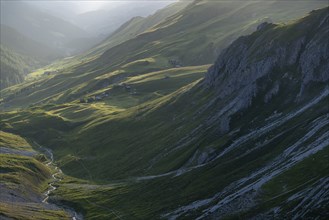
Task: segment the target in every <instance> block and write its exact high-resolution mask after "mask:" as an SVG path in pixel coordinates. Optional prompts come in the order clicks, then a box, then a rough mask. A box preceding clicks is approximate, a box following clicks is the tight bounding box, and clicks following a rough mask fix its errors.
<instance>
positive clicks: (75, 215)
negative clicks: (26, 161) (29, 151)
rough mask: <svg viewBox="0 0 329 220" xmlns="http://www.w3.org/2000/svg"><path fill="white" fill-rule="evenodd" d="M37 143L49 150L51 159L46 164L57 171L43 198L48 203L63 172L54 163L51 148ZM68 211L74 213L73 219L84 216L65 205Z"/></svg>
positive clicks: (78, 219) (80, 218) (79, 218)
mask: <svg viewBox="0 0 329 220" xmlns="http://www.w3.org/2000/svg"><path fill="white" fill-rule="evenodd" d="M35 144H36V145H38V146H39V148H40V149H43V150H45V151H46V152H47V154H48V155H47V156H48V157H49V159H50V161H49V162H48V163H47V164H46V165H47V166H48V167H54V168H55V170H56V172H55V173H54V174H53V175H52V176H51V177H52V179H53V180H52V181H51V182H50V183H49V184H48V190H47V191H46V192H45V193H44V195H45V198H44V199H43V200H42V203H45V204H49V203H48V200H49V195H50V193H52V192H53V191H55V190H56V189H57V187H56V186H55V184H56V183H58V182H60V181H61V180H62V179H61V178H60V177H59V176H60V174H62V173H63V172H62V170H61V169H60V168H59V167H57V166H56V165H55V164H54V155H53V153H52V152H51V150H49V149H47V148H44V147H41V146H40V145H39V144H37V143H35ZM55 205H56V206H60V205H57V204H55ZM63 208H64V209H65V210H66V211H68V212H69V213H70V214H72V220H82V219H83V218H82V216H80V215H78V213H76V212H75V211H74V210H72V209H69V208H67V207H63Z"/></svg>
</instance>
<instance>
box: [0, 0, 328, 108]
mask: <svg viewBox="0 0 329 220" xmlns="http://www.w3.org/2000/svg"><path fill="white" fill-rule="evenodd" d="M324 5H326V2H325V1H314V2H313V1H312V2H310V1H301V2H299V4H295V2H294V1H288V2H287V1H257V2H253V1H245V2H240V1H197V2H192V3H191V4H189V5H188V6H187V7H185V8H183V9H182V10H180V11H179V12H177V13H175V14H174V15H172V16H170V17H168V19H166V20H164V21H163V22H160V23H158V24H157V25H156V26H153V27H152V28H149V29H147V30H146V31H144V32H143V33H141V34H139V35H137V36H136V37H134V38H132V39H130V38H129V36H128V35H129V34H128V35H126V34H125V33H126V32H121V33H122V35H121V34H120V35H118V36H117V37H116V38H115V39H112V40H113V42H114V45H116V43H115V42H117V43H118V42H120V39H121V38H122V39H123V40H125V39H129V40H126V41H124V42H122V43H121V44H119V45H116V46H114V45H113V44H112V45H111V43H109V44H107V45H111V46H110V47H111V48H110V49H108V50H107V51H106V52H104V53H103V54H102V55H101V56H100V57H99V55H97V53H96V54H95V53H91V54H88V55H86V56H79V57H75V58H72V59H66V60H63V61H62V62H59V63H57V64H54V65H52V66H51V67H50V69H51V71H55V72H56V71H58V72H57V73H58V74H55V75H51V76H48V77H43V78H41V79H39V80H38V81H36V82H35V83H33V84H32V83H28V84H25V85H21V86H19V87H16V88H11V89H10V90H8V91H4V92H3V97H4V100H5V104H4V105H3V106H5V107H7V108H17V107H22V105H25V106H26V105H27V103H28V105H30V104H34V105H36V104H40V103H54V104H60V103H65V102H70V101H74V100H75V101H78V100H80V99H81V98H94V97H92V96H93V95H94V94H99V93H101V92H104V91H106V90H111V88H112V87H113V86H115V84H120V83H122V82H123V81H124V80H126V78H127V77H132V76H136V75H141V74H147V73H150V72H154V71H159V70H165V69H171V68H177V67H178V68H179V67H188V66H191V65H193V66H195V65H203V64H210V63H212V62H213V61H214V60H215V57H216V56H217V55H218V53H219V52H220V51H221V50H222V48H224V47H225V46H227V45H228V44H229V43H230V42H232V41H233V40H234V39H236V38H237V37H238V36H240V35H242V34H246V33H250V32H251V31H252V30H255V29H256V27H257V25H258V24H260V23H262V22H263V21H268V20H273V21H280V22H281V21H286V20H287V19H292V18H296V17H298V16H302V15H303V14H304V13H306V12H307V11H310V10H312V9H315V8H318V7H321V6H324ZM169 7H170V6H169ZM172 7H173V6H172ZM164 10H166V9H164ZM169 11H172V10H171V9H170V10H169ZM173 11H175V10H173ZM162 12H163V11H159V12H158V13H156V14H155V15H154V16H153V17H157V16H158V15H159V13H162ZM165 14H166V13H165ZM166 15H167V16H168V15H169V14H166ZM159 17H161V15H159ZM143 21H145V22H146V21H148V19H145V20H143ZM132 22H134V21H132ZM135 22H137V23H138V19H137V21H135ZM134 26H135V27H136V25H134ZM137 27H138V25H137ZM141 30H142V29H141ZM128 33H129V32H128ZM137 33H138V32H137ZM110 39H111V38H110ZM105 48H106V46H105ZM187 51H188V52H187ZM45 90H47V92H46V93H44V92H43V91H45ZM22 100H26V102H24V103H23V102H22ZM145 100H149V99H145ZM105 101H109V100H108V99H106V98H105ZM107 103H108V104H110V105H111V102H110V101H109V102H107Z"/></svg>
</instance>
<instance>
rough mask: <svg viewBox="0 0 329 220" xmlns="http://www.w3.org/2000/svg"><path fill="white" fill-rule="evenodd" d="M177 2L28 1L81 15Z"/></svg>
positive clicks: (48, 8)
mask: <svg viewBox="0 0 329 220" xmlns="http://www.w3.org/2000/svg"><path fill="white" fill-rule="evenodd" d="M176 1H177V0H158V1H157V0H142V1H141V0H129V1H122V0H111V1H106V0H103V1H100V0H84V1H51V0H48V1H27V2H29V3H31V4H34V5H37V6H39V7H41V8H43V9H46V10H51V11H62V12H63V10H64V11H66V12H70V13H75V14H80V13H84V12H88V11H95V10H100V9H104V10H109V9H113V8H116V7H119V6H122V5H129V4H131V5H134V4H139V5H142V4H149V3H151V4H155V3H157V4H159V7H163V6H164V5H168V4H170V3H173V2H176Z"/></svg>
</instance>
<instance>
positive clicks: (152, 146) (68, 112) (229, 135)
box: [1, 1, 329, 219]
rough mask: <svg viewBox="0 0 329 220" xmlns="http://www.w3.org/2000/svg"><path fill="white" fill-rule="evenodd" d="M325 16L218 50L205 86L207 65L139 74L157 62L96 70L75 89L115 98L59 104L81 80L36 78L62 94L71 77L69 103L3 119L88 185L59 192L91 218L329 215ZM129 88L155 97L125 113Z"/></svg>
mask: <svg viewBox="0 0 329 220" xmlns="http://www.w3.org/2000/svg"><path fill="white" fill-rule="evenodd" d="M272 4H273V3H272ZM200 5H201V6H202V7H205V6H204V5H203V4H202V1H201V2H199V3H195V5H194V6H191V7H197V6H198V7H197V8H199V7H201V6H200ZM328 19H329V16H328V8H324V9H321V10H315V11H313V12H311V13H310V14H309V15H308V16H306V17H304V18H302V19H299V20H295V21H292V22H290V23H288V24H284V25H283V24H269V23H264V24H262V25H261V26H259V28H258V30H257V31H256V32H254V33H252V34H251V35H248V36H244V37H241V38H239V39H237V40H236V41H234V42H233V43H232V44H231V45H230V46H229V47H228V48H227V49H225V50H224V51H223V52H222V54H221V55H220V56H219V58H218V59H217V61H216V62H215V64H214V65H213V66H212V67H211V68H210V69H209V70H208V72H207V73H206V76H205V79H202V73H204V72H205V69H206V68H207V66H199V67H180V68H173V69H169V70H168V69H167V70H161V71H156V70H157V69H156V68H155V69H154V72H153V71H152V73H150V72H145V71H147V69H146V68H150V67H152V65H153V64H154V62H156V61H154V60H152V59H138V60H129V62H128V61H127V62H126V63H124V62H123V63H122V69H121V70H119V71H113V72H109V73H108V74H106V75H104V74H102V70H98V69H95V70H94V72H93V74H91V75H89V74H88V73H86V74H85V75H84V76H83V79H84V80H85V79H88V78H89V77H90V78H89V80H90V81H91V82H92V83H88V84H86V85H85V86H84V87H81V88H80V87H79V89H80V90H81V92H82V93H81V94H84V95H83V96H86V94H88V93H84V92H86V91H89V92H91V91H92V92H95V93H92V94H93V95H98V94H103V92H104V96H106V95H108V96H111V95H112V96H111V97H108V99H105V100H103V99H102V101H99V102H92V103H82V102H80V100H79V101H77V100H74V99H73V100H74V101H73V102H70V103H64V102H67V101H68V99H66V98H67V97H70V95H72V93H73V94H74V91H79V90H74V89H72V88H74V87H73V86H72V85H76V84H75V83H76V81H75V82H74V83H73V81H70V80H69V79H70V77H71V79H76V80H77V79H79V80H80V79H81V78H79V77H78V78H77V77H76V75H75V73H74V71H73V72H67V73H66V74H65V73H64V74H62V75H59V76H58V77H53V78H51V79H47V81H43V82H45V83H49V84H47V85H46V86H48V87H49V86H50V85H53V84H52V83H53V82H54V80H57V81H56V82H57V84H56V86H54V87H53V88H58V91H60V89H62V88H64V84H63V85H62V81H61V80H60V79H61V78H63V79H64V78H65V79H66V81H65V83H66V84H65V85H66V86H70V85H71V90H70V91H69V92H66V93H63V92H62V91H61V93H62V94H61V96H59V97H58V99H57V103H64V104H55V103H56V102H55V103H53V104H45V105H40V106H34V107H31V108H28V109H25V110H20V111H19V112H6V113H3V114H2V115H1V116H2V118H3V120H2V124H1V126H2V127H3V128H4V129H6V130H7V131H15V132H19V133H21V134H24V135H25V136H28V137H30V138H32V139H35V140H38V142H40V143H42V144H47V146H49V147H50V148H52V149H53V151H54V153H55V155H56V157H57V158H58V163H59V165H60V166H61V167H62V168H63V171H64V172H65V173H67V174H69V175H72V176H74V177H77V178H82V179H87V180H89V181H90V182H89V183H83V184H81V183H79V181H69V180H68V181H64V182H63V184H62V185H61V186H60V187H59V189H58V191H57V192H56V194H57V195H58V196H60V197H61V199H62V200H63V201H64V202H67V203H68V204H71V205H73V206H74V207H75V208H76V209H79V210H80V211H81V212H82V213H84V214H85V216H86V217H87V218H88V219H109V218H126V219H136V218H138V219H154V218H160V217H162V218H168V219H191V218H192V219H204V218H206V219H207V218H210V219H211V218H212V219H216V218H219V217H225V218H231V219H235V218H283V217H287V216H288V217H289V218H290V217H291V218H292V217H296V218H313V217H317V216H327V215H328V213H327V210H328V203H327V200H328V192H327V191H326V190H324V189H325V188H324V187H325V186H327V185H328V170H329V169H328V163H327V157H328V147H329V145H328V140H329V136H328V135H329V134H328V131H327V130H328V126H329V119H328V97H329V88H328V86H327V85H328V63H327V62H325V61H326V60H328V58H329V57H328V50H329V43H328V41H327V40H326V39H327V38H326V37H327V35H328V22H329V20H328ZM155 32H156V31H155ZM153 34H154V33H153ZM143 36H145V35H143V34H142V35H139V36H138V37H137V38H139V39H140V38H142V37H143ZM128 42H130V43H131V42H133V40H131V41H128ZM130 43H129V44H130ZM141 45H144V44H141ZM119 47H121V46H120V45H119ZM110 53H111V50H109V51H108V52H106V53H105V54H104V55H103V56H102V59H103V58H104V59H105V56H106V55H109V54H110ZM160 60H161V59H160ZM141 64H142V65H141ZM86 65H87V64H86ZM90 65H91V67H93V64H90ZM84 67H86V66H84ZM79 68H82V67H81V66H80V67H79ZM130 68H132V69H133V71H135V72H136V73H138V74H134V75H130V73H129V69H130ZM67 71H68V70H67ZM98 71H99V72H98ZM125 73H127V76H126V75H125V77H123V78H121V77H122V74H125ZM95 75H97V78H94V76H95ZM79 80H77V81H79ZM106 80H108V81H106ZM111 80H113V81H111ZM116 80H117V81H116ZM166 80H169V81H170V80H172V81H170V83H168V84H167V85H166V86H164V87H162V88H161V85H162V82H166ZM180 80H182V81H181V82H182V83H180ZM85 82H86V81H83V80H82V79H81V82H80V83H85ZM88 82H89V81H88ZM106 82H108V83H107V85H106V86H105V87H101V88H99V87H97V86H99V84H101V85H102V84H103V83H106ZM114 82H122V83H124V84H119V83H118V84H117V85H115V86H114V85H112V84H113V83H114ZM61 86H63V87H61ZM128 86H129V87H128ZM169 86H171V89H168V87H169ZM39 88H40V87H39ZM41 88H42V87H41ZM86 88H88V89H86ZM90 88H98V89H97V90H92V89H90ZM109 88H110V90H109V92H110V93H106V92H108V91H107V89H109ZM84 89H85V90H84ZM134 89H136V91H137V92H141V93H142V91H143V92H145V93H144V94H143V95H144V96H145V95H147V94H150V93H151V92H154V93H153V95H154V96H153V97H152V98H146V99H145V100H142V101H137V102H136V104H135V105H132V106H131V105H127V103H131V101H127V103H124V102H123V101H122V100H123V99H122V97H121V98H118V97H120V95H123V97H124V98H127V97H129V98H132V97H134V95H136V94H130V93H131V92H132V93H134V91H135V90H134ZM96 91H97V93H96ZM150 91H151V92H150ZM159 91H160V92H159ZM7 92H8V94H9V92H10V90H7ZM34 92H35V91H34ZM34 92H31V93H29V96H33V94H34ZM44 92H45V90H43V93H44ZM98 92H99V93H98ZM39 94H40V93H39ZM52 94H53V93H50V94H44V98H45V99H46V98H47V96H51V95H52ZM77 94H79V93H78V92H77ZM128 94H129V95H128ZM29 96H28V97H29ZM65 96H66V97H65ZM77 97H80V96H79V95H77ZM52 98H53V97H52ZM86 98H88V96H87V97H86ZM116 98H117V99H116ZM15 99H16V100H19V99H17V98H16V97H15ZM111 99H112V100H111ZM118 100H119V102H118ZM81 101H82V100H81ZM114 103H115V104H114ZM306 204H308V205H306Z"/></svg>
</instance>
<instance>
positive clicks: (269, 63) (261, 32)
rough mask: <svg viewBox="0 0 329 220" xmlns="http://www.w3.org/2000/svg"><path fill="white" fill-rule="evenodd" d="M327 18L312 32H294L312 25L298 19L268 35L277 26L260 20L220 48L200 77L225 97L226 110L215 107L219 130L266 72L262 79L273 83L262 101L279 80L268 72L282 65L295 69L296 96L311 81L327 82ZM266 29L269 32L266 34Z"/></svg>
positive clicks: (255, 90) (253, 93) (242, 105)
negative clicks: (254, 28)
mask: <svg viewBox="0 0 329 220" xmlns="http://www.w3.org/2000/svg"><path fill="white" fill-rule="evenodd" d="M328 20H329V17H328V16H326V17H325V18H323V19H322V21H321V22H320V24H319V25H318V26H317V27H314V28H315V29H314V32H312V33H306V34H303V35H300V34H299V35H298V33H297V34H296V36H294V34H295V32H297V31H298V30H299V29H300V30H302V29H303V28H304V26H305V27H309V26H314V24H309V23H307V22H305V24H304V23H301V24H299V26H298V28H297V29H295V30H293V31H290V32H287V33H286V35H285V36H284V37H282V36H281V35H280V34H279V35H275V36H272V34H273V33H274V34H275V29H276V28H280V26H277V25H274V24H269V23H263V24H261V25H260V26H259V28H258V31H256V32H255V33H254V34H252V35H250V36H243V37H240V38H239V39H237V40H236V41H235V42H234V43H233V44H232V45H231V46H229V47H228V48H227V49H226V50H224V51H223V52H222V54H221V55H220V56H219V57H218V59H217V61H216V62H215V64H214V65H213V66H211V67H210V68H209V70H208V73H207V74H206V77H205V80H204V85H205V86H206V87H208V88H213V89H214V90H215V91H216V94H217V97H218V98H219V99H220V100H226V99H227V102H226V103H227V106H226V107H224V109H225V108H227V111H226V112H223V111H222V110H219V112H221V114H219V115H218V116H221V118H220V124H219V126H220V129H221V131H222V132H227V131H229V121H230V116H231V115H233V114H234V113H236V112H238V111H239V110H242V109H245V108H248V107H249V106H250V104H251V101H252V99H253V97H255V96H257V95H258V87H259V85H257V80H259V79H261V78H264V77H266V76H267V77H268V78H269V80H268V81H267V82H266V83H270V84H271V83H272V84H273V85H272V86H271V89H270V90H269V91H267V93H266V94H265V97H264V102H265V103H268V102H270V100H271V98H272V97H273V96H274V95H275V94H277V93H278V92H279V90H280V81H275V82H272V81H271V80H270V77H269V75H270V74H272V75H273V74H281V73H280V71H281V72H282V71H285V70H284V69H289V68H291V67H293V68H294V69H296V70H297V72H298V74H297V82H298V86H299V88H300V93H299V94H296V98H299V97H302V96H303V94H304V90H305V87H307V86H308V85H309V84H310V83H311V82H323V83H326V82H328V80H329V62H328V60H329V41H328V40H327V36H328V34H329V25H328V23H329V22H328ZM273 30H274V31H273ZM268 31H271V32H270V33H269V34H268V33H267V32H268ZM283 31H285V30H283ZM283 73H284V72H283ZM283 73H282V74H283ZM281 78H284V77H283V76H282V77H281ZM252 85H253V86H252ZM232 97H235V98H233V99H232Z"/></svg>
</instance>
